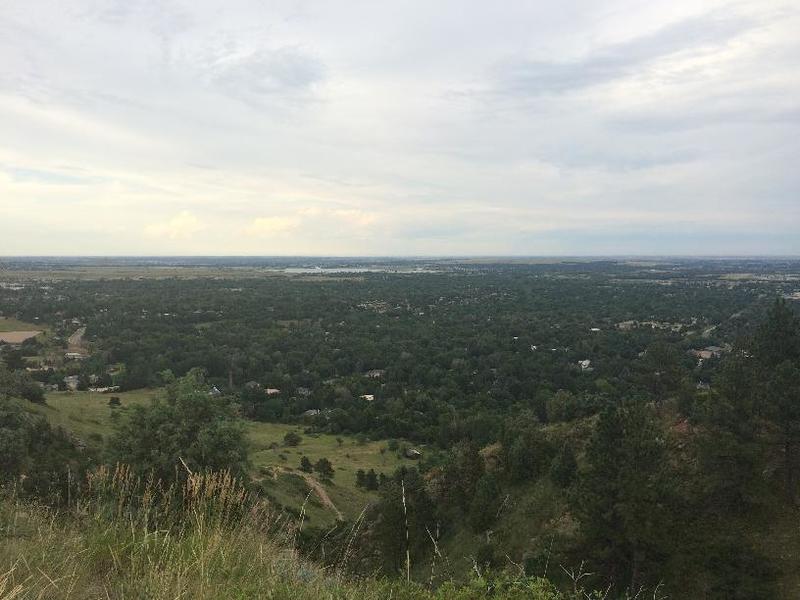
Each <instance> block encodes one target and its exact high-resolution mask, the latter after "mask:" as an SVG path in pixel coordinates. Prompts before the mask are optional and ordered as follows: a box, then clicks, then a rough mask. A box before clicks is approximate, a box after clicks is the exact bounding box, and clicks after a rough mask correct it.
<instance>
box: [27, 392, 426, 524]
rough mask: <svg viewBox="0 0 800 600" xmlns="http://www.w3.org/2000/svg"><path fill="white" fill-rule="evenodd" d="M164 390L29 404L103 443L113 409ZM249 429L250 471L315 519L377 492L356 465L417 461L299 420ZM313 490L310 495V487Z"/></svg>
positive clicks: (63, 396) (352, 509)
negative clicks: (324, 467)
mask: <svg viewBox="0 0 800 600" xmlns="http://www.w3.org/2000/svg"><path fill="white" fill-rule="evenodd" d="M160 393H161V390H159V389H142V390H135V391H130V392H120V393H115V394H99V393H96V392H88V391H80V392H51V393H48V394H47V396H46V398H47V404H46V405H44V406H42V405H35V404H33V405H30V407H31V410H33V411H35V412H37V413H39V414H42V415H44V416H45V417H46V418H47V419H48V421H49V422H50V423H51V424H53V425H56V426H61V427H63V428H64V429H67V430H68V431H72V432H73V433H74V434H75V435H76V436H78V437H80V438H81V439H83V440H84V441H85V442H86V443H88V444H90V445H94V446H99V445H102V443H103V441H104V439H105V437H106V436H107V435H108V434H109V432H110V431H111V427H112V415H113V414H114V413H115V412H116V413H118V414H120V415H124V414H125V412H126V411H127V410H128V409H129V407H130V406H132V405H135V404H142V403H145V402H148V401H149V400H150V399H152V398H153V397H156V396H158V394H160ZM112 395H113V396H117V397H119V398H120V401H121V403H122V405H121V406H120V407H119V408H113V409H112V408H110V407H109V406H108V400H109V398H110V397H111V396H112ZM245 427H246V430H247V435H248V438H249V440H250V443H251V449H250V461H251V464H252V470H251V475H252V477H253V479H254V481H257V482H259V483H260V485H261V486H262V488H263V490H264V492H265V493H266V494H268V495H269V496H270V497H271V498H272V499H274V500H275V501H276V502H278V503H280V504H282V505H284V506H286V507H287V508H290V509H292V510H299V509H300V507H301V506H303V505H304V504H305V511H306V515H307V517H308V518H309V521H310V522H311V523H312V524H314V525H324V524H328V523H332V522H334V521H335V520H336V518H337V517H339V518H342V517H343V518H349V519H352V518H355V517H356V516H358V514H359V513H360V512H361V510H363V509H364V507H365V506H366V505H367V504H369V503H370V502H371V501H372V500H373V499H374V498H375V497H376V496H375V494H374V493H370V492H367V491H366V490H363V489H361V488H358V487H356V485H355V477H356V471H358V470H359V469H363V470H364V471H368V470H369V469H374V470H375V471H376V472H377V473H385V474H386V475H391V473H393V472H394V470H395V469H396V468H397V467H399V466H401V465H403V464H407V465H411V464H413V461H411V460H408V459H405V458H402V457H401V456H400V454H399V452H398V451H394V452H393V451H391V450H389V449H388V445H387V442H386V441H385V440H383V441H367V442H363V441H360V440H358V439H357V438H356V437H354V436H348V435H340V436H336V435H330V434H305V433H303V429H304V428H303V427H302V426H299V425H290V424H281V423H261V422H252V421H250V422H247V423H246V424H245ZM290 431H295V432H296V433H298V434H299V435H300V436H301V438H302V440H301V442H300V443H299V444H298V445H297V446H291V447H287V446H285V445H284V443H283V438H284V436H285V435H286V434H287V433H288V432H290ZM303 456H307V457H308V459H309V460H310V461H311V462H312V463H316V462H317V461H318V460H319V459H320V458H327V459H328V460H330V461H331V463H332V464H333V467H334V469H335V475H334V477H333V480H332V481H330V482H319V481H318V480H317V478H316V477H315V475H314V474H313V473H311V474H307V473H303V472H301V471H300V470H299V468H298V467H299V465H300V459H301V457H303ZM310 491H311V492H313V493H312V494H310V495H309V492H310Z"/></svg>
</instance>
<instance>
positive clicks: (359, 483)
mask: <svg viewBox="0 0 800 600" xmlns="http://www.w3.org/2000/svg"><path fill="white" fill-rule="evenodd" d="M366 484H367V474H366V473H365V472H364V469H359V470H358V471H356V487H360V488H363V487H365V486H366Z"/></svg>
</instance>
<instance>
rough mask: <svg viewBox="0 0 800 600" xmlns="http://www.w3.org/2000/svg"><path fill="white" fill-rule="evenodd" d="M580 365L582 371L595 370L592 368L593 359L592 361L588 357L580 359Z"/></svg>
mask: <svg viewBox="0 0 800 600" xmlns="http://www.w3.org/2000/svg"><path fill="white" fill-rule="evenodd" d="M578 366H579V367H580V368H581V371H584V372H589V371H592V370H593V369H592V361H590V360H589V359H588V358H587V359H584V360H579V361H578Z"/></svg>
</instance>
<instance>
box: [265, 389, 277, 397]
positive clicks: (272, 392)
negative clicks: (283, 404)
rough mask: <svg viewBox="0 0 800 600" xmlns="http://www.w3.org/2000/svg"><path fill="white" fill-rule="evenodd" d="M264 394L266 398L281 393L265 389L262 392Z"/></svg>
mask: <svg viewBox="0 0 800 600" xmlns="http://www.w3.org/2000/svg"><path fill="white" fill-rule="evenodd" d="M264 393H265V394H266V395H267V396H277V395H278V394H280V393H281V391H280V390H279V389H278V388H267V389H265V390H264Z"/></svg>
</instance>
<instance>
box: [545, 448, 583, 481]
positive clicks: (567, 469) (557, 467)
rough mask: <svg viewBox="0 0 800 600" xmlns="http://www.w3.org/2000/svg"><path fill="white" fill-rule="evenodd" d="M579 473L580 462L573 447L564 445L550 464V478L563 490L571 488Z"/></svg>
mask: <svg viewBox="0 0 800 600" xmlns="http://www.w3.org/2000/svg"><path fill="white" fill-rule="evenodd" d="M577 472H578V462H577V461H576V460H575V453H574V452H573V451H572V446H570V445H569V444H564V445H563V446H561V450H560V451H559V452H558V454H556V456H555V457H554V458H553V462H552V463H551V464H550V478H551V479H552V480H553V481H554V482H555V483H556V484H557V485H559V486H561V487H562V488H566V487H569V486H570V485H572V482H573V481H574V480H575V475H576V474H577Z"/></svg>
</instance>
